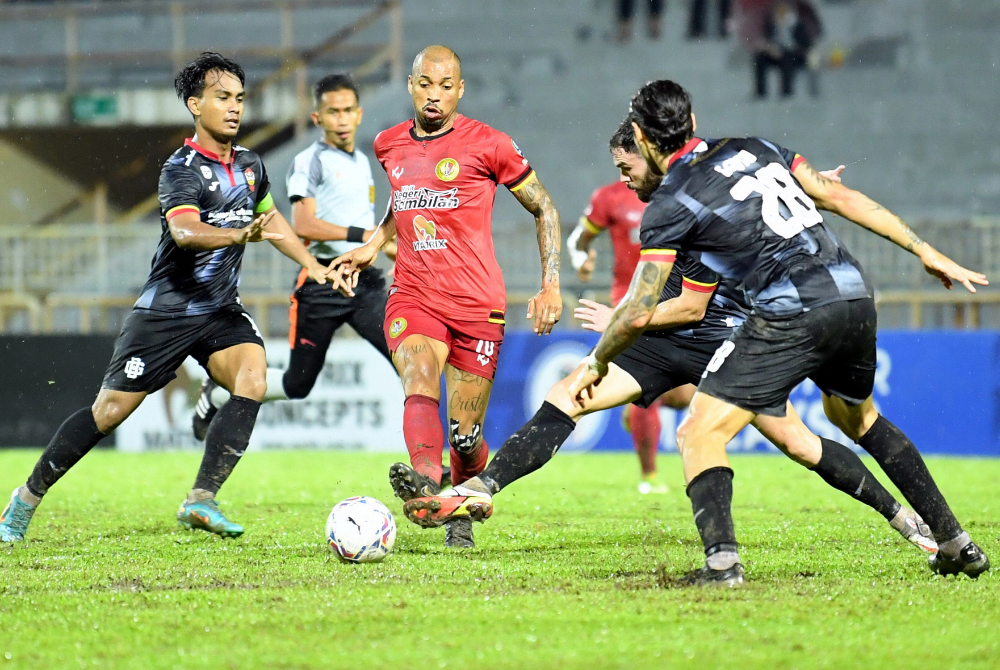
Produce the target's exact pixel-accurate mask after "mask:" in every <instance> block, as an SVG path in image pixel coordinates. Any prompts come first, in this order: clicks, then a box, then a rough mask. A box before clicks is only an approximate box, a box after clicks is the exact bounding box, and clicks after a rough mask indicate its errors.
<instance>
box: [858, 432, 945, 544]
mask: <svg viewBox="0 0 1000 670" xmlns="http://www.w3.org/2000/svg"><path fill="white" fill-rule="evenodd" d="M858 444H860V445H861V446H862V447H863V448H864V450H865V451H867V452H868V453H869V454H871V455H872V456H873V457H874V458H875V461H876V462H877V463H878V464H879V467H881V468H882V470H883V471H884V472H885V474H886V475H888V476H889V479H890V480H892V483H893V484H895V485H896V488H898V489H899V490H900V492H902V494H903V496H904V497H905V498H906V500H907V501H908V502H909V503H910V505H911V506H912V507H913V509H914V510H915V511H916V512H917V514H919V515H920V516H921V517H923V519H924V522H925V523H926V524H927V525H928V526H930V528H931V530H932V531H934V539H935V540H937V542H938V544H941V543H943V542H947V541H948V540H953V539H955V538H956V537H958V536H959V535H961V533H962V527H961V526H960V525H959V523H958V519H956V518H955V515H954V514H952V511H951V508H950V507H948V503H947V502H946V501H945V499H944V496H943V495H941V491H940V490H938V487H937V484H935V483H934V478H933V477H931V473H930V472H929V471H928V470H927V466H926V465H925V464H924V459H923V458H921V457H920V452H918V451H917V448H916V447H915V446H914V445H913V442H910V438H908V437H906V435H904V434H903V431H901V430H900V429H899V428H896V426H894V425H892V423H891V422H890V421H889V420H888V419H886V418H885V417H884V416H879V418H878V419H877V420H876V421H875V423H874V424H872V427H871V428H869V429H868V432H867V433H865V434H864V436H863V437H862V438H861V439H860V440H858Z"/></svg>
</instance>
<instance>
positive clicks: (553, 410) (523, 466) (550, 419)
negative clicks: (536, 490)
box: [479, 401, 576, 493]
mask: <svg viewBox="0 0 1000 670" xmlns="http://www.w3.org/2000/svg"><path fill="white" fill-rule="evenodd" d="M574 428H576V423H575V422H574V421H573V419H571V418H570V417H569V415H568V414H566V412H564V411H562V410H561V409H559V408H558V407H556V406H555V405H553V404H552V403H550V402H547V401H546V402H543V403H542V406H541V407H539V408H538V411H537V412H535V416H533V417H531V419H530V420H529V421H528V423H526V424H524V425H523V426H521V428H520V429H519V430H518V431H517V432H516V433H514V434H513V435H511V436H510V438H508V440H507V441H506V442H504V443H503V446H502V447H500V450H499V451H498V452H497V455H496V456H494V457H493V460H492V461H491V462H490V464H489V465H488V466H486V469H485V470H483V472H482V473H481V474H480V475H479V480H480V481H482V482H483V483H484V484H485V485H486V486H487V488H489V489H490V491H492V492H493V493H496V492H497V491H499V490H500V489H502V488H504V487H505V486H507V485H509V484H511V483H512V482H514V481H517V480H518V479H520V478H521V477H524V476H526V475H530V474H531V473H532V472H534V471H535V470H537V469H538V468H540V467H542V466H543V465H545V464H546V463H548V462H549V461H550V460H551V459H552V457H553V456H555V455H556V452H557V451H559V447H561V446H562V445H563V442H565V441H566V440H567V439H568V438H569V436H570V434H571V433H572V432H573V429H574Z"/></svg>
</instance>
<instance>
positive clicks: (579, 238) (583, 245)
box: [566, 216, 600, 281]
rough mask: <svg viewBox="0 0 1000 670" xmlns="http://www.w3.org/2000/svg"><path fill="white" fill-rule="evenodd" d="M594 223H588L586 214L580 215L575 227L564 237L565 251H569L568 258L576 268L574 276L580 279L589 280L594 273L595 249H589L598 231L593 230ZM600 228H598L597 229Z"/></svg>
mask: <svg viewBox="0 0 1000 670" xmlns="http://www.w3.org/2000/svg"><path fill="white" fill-rule="evenodd" d="M593 227H595V226H594V224H592V223H590V221H589V220H588V219H587V217H586V216H581V217H580V221H579V223H577V224H576V228H574V229H573V232H571V233H570V234H569V237H567V238H566V251H568V252H569V260H570V262H571V263H572V264H573V269H574V270H576V276H577V277H579V278H580V279H581V280H582V281H590V278H591V277H592V276H593V275H594V266H595V265H596V263H597V249H591V248H590V243H591V242H593V241H594V238H595V237H597V236H598V235H599V234H600V233H599V232H594V231H593V230H592V228H593ZM599 230H600V228H598V231H599Z"/></svg>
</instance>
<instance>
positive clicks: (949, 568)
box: [927, 542, 990, 579]
mask: <svg viewBox="0 0 1000 670" xmlns="http://www.w3.org/2000/svg"><path fill="white" fill-rule="evenodd" d="M927 563H928V564H929V565H930V566H931V570H933V571H934V572H936V573H937V574H939V575H958V574H962V573H965V574H967V575H968V576H970V577H972V578H973V579H976V578H977V577H979V575H981V574H983V573H984V572H986V571H987V570H989V569H990V559H989V558H988V557H987V556H986V554H985V553H983V550H982V549H980V548H979V547H978V546H976V543H975V542H969V543H968V544H967V545H965V546H964V547H962V550H961V551H960V552H958V556H957V557H956V558H948V557H947V556H945V555H944V554H942V553H941V552H940V551H939V552H937V553H936V554H931V555H930V556H928V557H927Z"/></svg>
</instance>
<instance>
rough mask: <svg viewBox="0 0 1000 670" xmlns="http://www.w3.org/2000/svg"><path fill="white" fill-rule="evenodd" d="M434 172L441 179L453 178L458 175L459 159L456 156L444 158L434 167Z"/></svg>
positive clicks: (448, 179) (449, 179)
mask: <svg viewBox="0 0 1000 670" xmlns="http://www.w3.org/2000/svg"><path fill="white" fill-rule="evenodd" d="M434 174H436V175H437V178H438V179H440V180H441V181H451V180H453V179H454V178H455V177H457V176H458V161H457V160H455V159H454V158H442V159H441V160H440V161H439V162H438V164H437V167H436V168H434Z"/></svg>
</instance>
